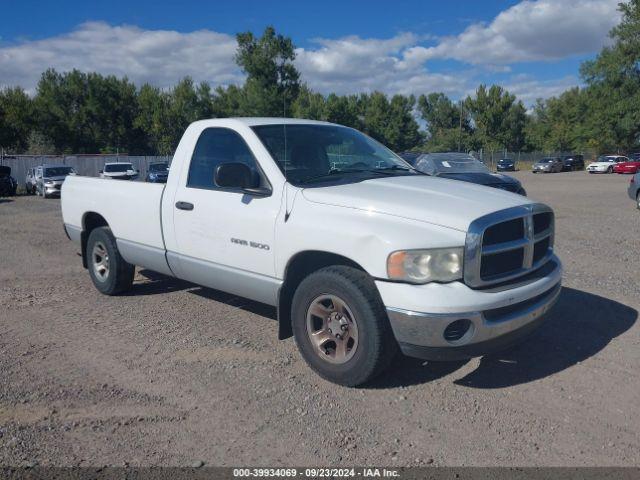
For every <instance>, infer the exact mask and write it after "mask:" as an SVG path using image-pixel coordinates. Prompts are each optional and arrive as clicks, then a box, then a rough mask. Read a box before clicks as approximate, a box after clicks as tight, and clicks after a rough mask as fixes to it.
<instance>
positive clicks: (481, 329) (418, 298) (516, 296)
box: [376, 255, 562, 360]
mask: <svg viewBox="0 0 640 480" xmlns="http://www.w3.org/2000/svg"><path fill="white" fill-rule="evenodd" d="M561 278H562V266H561V264H560V261H559V260H558V258H557V257H556V256H555V255H554V256H553V257H552V258H551V260H550V261H549V262H548V263H547V265H545V266H543V267H542V268H541V269H540V272H537V275H536V274H533V277H532V278H529V279H528V280H520V283H518V282H517V281H516V282H514V283H513V284H512V288H503V289H500V288H489V289H486V290H474V289H471V288H469V287H467V286H466V285H464V284H463V283H460V282H454V283H449V284H435V283H434V284H427V285H407V284H401V283H391V282H384V281H377V282H376V284H377V286H378V290H379V291H380V294H381V296H382V300H383V302H384V303H385V305H386V306H387V313H388V316H389V321H390V323H391V327H392V329H393V332H394V335H395V337H396V340H397V341H398V343H399V345H400V348H401V350H402V351H403V353H405V354H406V355H409V356H414V357H418V358H424V359H427V360H459V359H465V358H470V357H475V356H479V355H484V354H487V353H490V352H491V351H495V350H496V349H500V348H504V347H506V346H508V345H509V344H511V343H513V342H515V341H516V340H518V339H519V338H521V337H523V336H525V335H526V334H528V333H529V332H530V331H531V330H533V329H534V328H535V327H536V326H537V325H538V324H539V323H540V322H542V320H543V318H544V314H545V313H547V312H548V311H549V309H551V307H552V306H553V305H554V303H555V302H556V300H557V299H558V296H559V294H560V291H561ZM458 320H467V321H469V322H470V328H469V329H468V331H467V333H465V334H464V335H463V336H462V337H461V338H460V339H457V340H455V341H450V340H447V339H445V330H446V329H447V327H449V326H450V325H451V324H452V323H453V322H456V321H458Z"/></svg>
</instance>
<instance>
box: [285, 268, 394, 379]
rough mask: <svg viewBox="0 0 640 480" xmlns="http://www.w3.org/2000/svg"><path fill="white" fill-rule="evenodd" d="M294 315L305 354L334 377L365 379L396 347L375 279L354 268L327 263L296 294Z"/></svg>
mask: <svg viewBox="0 0 640 480" xmlns="http://www.w3.org/2000/svg"><path fill="white" fill-rule="evenodd" d="M291 314H292V327H293V334H294V337H295V340H296V344H297V346H298V349H299V350H300V353H301V355H302V357H303V358H304V360H305V361H306V362H307V364H308V365H309V366H310V367H311V368H312V369H313V370H314V371H315V372H316V373H318V374H319V375H320V376H321V377H323V378H325V379H326V380H329V381H330V382H333V383H337V384H339V385H345V386H349V387H354V386H357V385H361V384H363V383H366V382H368V381H370V380H371V379H373V378H374V377H376V376H377V375H379V374H380V373H382V372H383V371H384V370H385V369H386V368H387V367H388V365H389V363H390V362H391V360H392V359H393V357H394V356H395V354H396V352H397V351H398V344H397V342H396V340H395V337H394V335H393V331H392V330H391V325H390V324H389V319H388V317H387V313H386V310H385V307H384V305H383V303H382V299H381V298H380V295H379V293H378V290H377V289H376V286H375V284H374V282H373V280H372V279H371V277H369V275H367V274H366V273H365V272H362V271H360V270H357V269H355V268H351V267H346V266H332V267H326V268H323V269H321V270H318V271H317V272H314V273H312V274H311V275H309V276H308V277H306V278H305V279H304V280H303V281H302V282H301V283H300V285H299V286H298V288H297V290H296V292H295V294H294V296H293V302H292V308H291Z"/></svg>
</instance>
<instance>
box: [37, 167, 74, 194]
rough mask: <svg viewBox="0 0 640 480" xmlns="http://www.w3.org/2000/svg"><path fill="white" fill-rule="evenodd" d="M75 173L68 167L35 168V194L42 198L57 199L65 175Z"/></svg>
mask: <svg viewBox="0 0 640 480" xmlns="http://www.w3.org/2000/svg"><path fill="white" fill-rule="evenodd" d="M75 173H76V171H75V170H74V169H73V167H70V166H68V165H42V166H40V167H36V175H35V176H36V193H37V194H38V195H41V196H42V197H43V198H47V197H59V196H60V190H61V189H62V184H63V183H64V179H65V178H67V175H75Z"/></svg>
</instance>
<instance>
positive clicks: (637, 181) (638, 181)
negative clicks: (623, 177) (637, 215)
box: [627, 172, 640, 210]
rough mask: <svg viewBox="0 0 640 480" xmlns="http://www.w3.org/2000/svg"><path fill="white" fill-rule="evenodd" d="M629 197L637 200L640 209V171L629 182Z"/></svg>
mask: <svg viewBox="0 0 640 480" xmlns="http://www.w3.org/2000/svg"><path fill="white" fill-rule="evenodd" d="M627 192H628V193H629V198H630V199H632V200H635V201H636V207H638V210H640V172H638V173H636V174H635V175H634V176H633V177H631V181H630V182H629V189H628V190H627Z"/></svg>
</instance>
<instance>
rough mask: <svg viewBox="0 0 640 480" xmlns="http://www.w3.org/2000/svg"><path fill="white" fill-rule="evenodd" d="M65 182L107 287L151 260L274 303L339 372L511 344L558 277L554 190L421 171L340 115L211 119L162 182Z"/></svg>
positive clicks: (69, 217) (190, 134) (125, 280)
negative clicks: (548, 201) (539, 198)
mask: <svg viewBox="0 0 640 480" xmlns="http://www.w3.org/2000/svg"><path fill="white" fill-rule="evenodd" d="M63 192H64V195H63V197H62V212H63V218H64V223H65V230H66V232H67V234H68V235H69V237H70V238H71V239H72V240H74V241H75V242H77V244H78V245H79V247H80V249H81V252H82V258H83V263H84V265H85V267H86V268H87V269H88V270H89V275H90V277H91V279H92V281H93V283H94V285H95V286H96V288H97V289H98V290H99V291H100V292H102V293H104V294H107V295H117V294H118V293H120V292H123V291H125V290H128V289H130V288H131V286H132V281H133V271H134V267H135V266H141V267H144V268H147V269H150V270H154V271H157V272H161V273H164V274H166V275H171V276H174V277H177V278H181V279H184V280H188V281H190V282H193V283H196V284H199V285H203V286H206V287H210V288H214V289H218V290H222V291H225V292H229V293H232V294H235V295H239V296H243V297H247V298H250V299H252V300H255V301H259V302H263V303H266V304H269V305H273V306H276V307H277V309H278V321H279V327H278V335H279V337H280V338H282V339H285V338H288V337H290V336H292V335H293V336H294V337H295V339H296V345H297V346H298V348H299V350H300V353H301V355H302V356H303V358H304V359H305V360H306V361H307V363H308V364H309V366H310V367H311V368H312V369H313V370H314V371H316V372H317V373H318V374H319V375H321V376H322V377H324V378H326V379H328V380H330V381H332V382H335V383H339V384H343V385H349V386H354V385H360V384H362V383H366V382H368V381H370V380H371V379H372V378H374V377H375V376H376V375H378V374H380V373H381V372H383V371H384V370H385V368H386V367H387V366H388V364H389V362H390V361H391V359H392V358H393V356H394V355H395V353H396V352H397V351H402V352H403V353H405V354H407V355H411V356H415V357H419V358H425V359H430V360H454V359H461V358H469V357H472V356H477V355H483V354H485V353H487V352H489V351H493V350H495V349H496V348H503V347H504V346H505V345H508V344H511V343H512V342H514V341H516V340H518V339H520V338H522V337H523V336H525V335H526V334H528V333H529V332H530V331H531V330H532V329H533V328H535V327H536V326H537V325H539V324H540V322H541V321H542V319H543V318H544V315H545V313H546V312H547V311H548V310H549V309H550V308H551V306H552V305H553V303H554V302H555V300H556V299H557V297H558V295H559V292H560V285H561V273H562V267H561V264H560V260H559V259H558V258H557V257H556V255H555V254H554V252H553V238H554V215H553V211H552V210H551V209H550V208H549V207H548V206H546V205H543V204H540V203H536V202H533V201H531V200H529V199H527V198H526V197H523V196H521V195H517V194H514V193H510V192H507V191H502V190H498V189H492V188H489V187H485V186H480V185H473V184H465V183H462V182H457V181H455V180H448V179H441V178H437V177H430V176H427V175H424V174H422V173H421V172H419V171H417V170H415V169H414V168H413V167H411V166H410V165H409V164H407V163H406V162H404V161H403V160H402V159H401V158H400V157H398V156H397V155H395V154H394V153H393V152H391V151H390V150H389V149H387V148H386V147H384V146H383V145H381V144H379V143H378V142H376V141H375V140H373V139H371V138H369V137H367V136H366V135H364V134H362V133H360V132H358V131H357V130H354V129H352V128H347V127H343V126H340V125H335V124H331V123H326V122H316V121H309V120H296V119H280V118H278V119H275V118H273V119H272V118H243V119H213V120H202V121H198V122H195V123H193V124H191V125H190V126H189V127H188V128H187V130H186V132H185V133H184V135H183V137H182V139H181V140H180V143H179V145H178V148H177V150H176V152H175V155H174V158H173V162H172V165H171V169H170V172H169V177H168V180H167V183H166V185H162V184H152V183H138V182H134V183H131V182H103V181H101V180H99V179H92V178H81V177H75V178H72V179H69V180H68V181H67V182H65V184H64V186H63Z"/></svg>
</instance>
